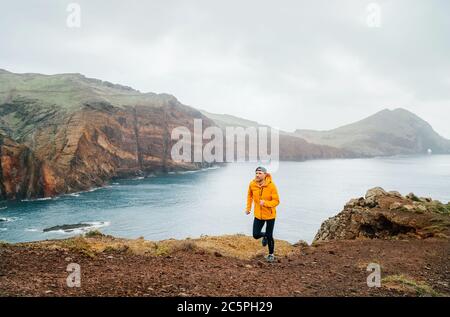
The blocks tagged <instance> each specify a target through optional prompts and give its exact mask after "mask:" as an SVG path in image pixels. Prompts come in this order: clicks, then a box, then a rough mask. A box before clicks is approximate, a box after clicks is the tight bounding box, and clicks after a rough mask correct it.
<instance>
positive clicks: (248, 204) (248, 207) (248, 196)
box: [245, 185, 253, 211]
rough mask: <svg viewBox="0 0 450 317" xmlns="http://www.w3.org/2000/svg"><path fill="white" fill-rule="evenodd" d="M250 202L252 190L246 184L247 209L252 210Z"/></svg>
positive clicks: (251, 200)
mask: <svg viewBox="0 0 450 317" xmlns="http://www.w3.org/2000/svg"><path fill="white" fill-rule="evenodd" d="M252 202H253V192H252V189H251V187H250V185H248V192H247V209H245V210H247V211H250V210H252Z"/></svg>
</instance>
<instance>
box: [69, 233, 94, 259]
mask: <svg viewBox="0 0 450 317" xmlns="http://www.w3.org/2000/svg"><path fill="white" fill-rule="evenodd" d="M61 247H63V248H67V249H69V250H71V251H75V252H80V253H82V254H84V255H86V256H88V257H90V258H94V257H95V251H94V250H93V248H92V247H91V245H90V244H89V243H88V241H86V239H84V238H83V237H75V238H71V239H67V240H61Z"/></svg>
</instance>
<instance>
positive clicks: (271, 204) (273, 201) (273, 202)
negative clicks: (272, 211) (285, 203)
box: [264, 184, 280, 208]
mask: <svg viewBox="0 0 450 317" xmlns="http://www.w3.org/2000/svg"><path fill="white" fill-rule="evenodd" d="M279 203H280V197H279V196H278V190H277V186H275V184H273V187H272V199H271V200H265V201H264V206H265V207H270V208H273V207H276V206H278V205H279Z"/></svg>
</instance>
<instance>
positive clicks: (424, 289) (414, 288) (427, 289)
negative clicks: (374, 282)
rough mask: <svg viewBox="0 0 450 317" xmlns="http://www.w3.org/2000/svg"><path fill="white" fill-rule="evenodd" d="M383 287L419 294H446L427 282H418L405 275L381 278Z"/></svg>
mask: <svg viewBox="0 0 450 317" xmlns="http://www.w3.org/2000/svg"><path fill="white" fill-rule="evenodd" d="M381 282H382V285H383V287H386V288H388V289H394V290H400V291H403V292H407V293H414V294H415V295H418V296H433V297H436V296H445V295H444V294H441V293H439V292H437V291H435V290H434V289H433V288H432V287H431V286H429V285H428V284H426V283H425V282H417V281H414V280H413V279H412V278H409V277H406V276H404V275H401V274H400V275H390V276H387V277H385V278H383V279H382V280H381Z"/></svg>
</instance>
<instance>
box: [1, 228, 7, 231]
mask: <svg viewBox="0 0 450 317" xmlns="http://www.w3.org/2000/svg"><path fill="white" fill-rule="evenodd" d="M6 230H8V228H0V231H6Z"/></svg>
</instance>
